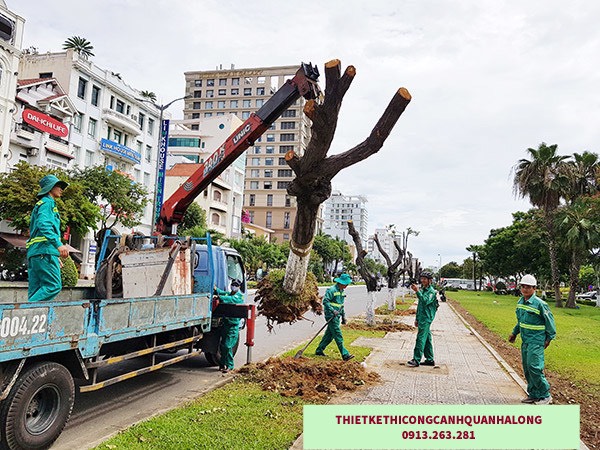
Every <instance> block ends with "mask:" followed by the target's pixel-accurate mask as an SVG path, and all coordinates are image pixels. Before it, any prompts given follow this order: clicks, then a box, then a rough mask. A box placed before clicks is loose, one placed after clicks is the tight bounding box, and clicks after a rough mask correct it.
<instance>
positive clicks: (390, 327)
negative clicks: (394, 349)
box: [344, 321, 415, 333]
mask: <svg viewBox="0 0 600 450" xmlns="http://www.w3.org/2000/svg"><path fill="white" fill-rule="evenodd" d="M344 327H348V328H350V329H352V330H365V331H385V332H388V333H393V332H397V331H413V330H414V329H415V327H413V326H411V325H407V324H405V323H401V322H387V323H386V322H383V323H381V322H376V323H375V326H374V327H370V326H368V325H367V324H366V323H365V322H364V321H363V322H355V321H353V322H348V324H347V325H344Z"/></svg>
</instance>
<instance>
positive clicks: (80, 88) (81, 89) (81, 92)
mask: <svg viewBox="0 0 600 450" xmlns="http://www.w3.org/2000/svg"><path fill="white" fill-rule="evenodd" d="M87 83H88V82H87V80H84V79H83V78H81V77H79V83H78V84H77V97H79V98H83V99H85V90H86V88H87Z"/></svg>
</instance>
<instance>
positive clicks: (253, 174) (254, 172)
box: [250, 169, 260, 178]
mask: <svg viewBox="0 0 600 450" xmlns="http://www.w3.org/2000/svg"><path fill="white" fill-rule="evenodd" d="M250 176H251V177H252V178H258V177H259V176H260V171H259V170H258V169H250Z"/></svg>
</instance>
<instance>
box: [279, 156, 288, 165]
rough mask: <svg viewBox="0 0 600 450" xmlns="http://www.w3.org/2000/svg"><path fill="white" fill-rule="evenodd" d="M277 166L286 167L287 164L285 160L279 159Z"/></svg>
mask: <svg viewBox="0 0 600 450" xmlns="http://www.w3.org/2000/svg"><path fill="white" fill-rule="evenodd" d="M277 164H278V165H280V166H285V165H287V162H286V160H285V158H279V159H278V163H277Z"/></svg>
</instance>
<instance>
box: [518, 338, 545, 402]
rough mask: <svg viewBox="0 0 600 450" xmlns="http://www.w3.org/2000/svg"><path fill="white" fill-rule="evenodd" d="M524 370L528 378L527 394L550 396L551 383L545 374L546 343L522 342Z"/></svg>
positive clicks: (540, 396) (536, 396)
mask: <svg viewBox="0 0 600 450" xmlns="http://www.w3.org/2000/svg"><path fill="white" fill-rule="evenodd" d="M521 359H522V361H523V372H525V379H526V380H527V395H529V397H532V398H546V397H549V396H550V384H549V383H548V380H546V377H545V376H544V344H539V343H535V344H526V343H525V342H523V343H522V344H521Z"/></svg>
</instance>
